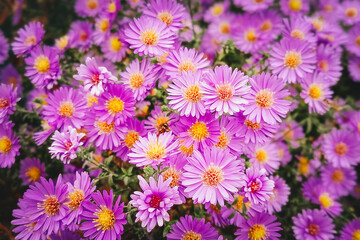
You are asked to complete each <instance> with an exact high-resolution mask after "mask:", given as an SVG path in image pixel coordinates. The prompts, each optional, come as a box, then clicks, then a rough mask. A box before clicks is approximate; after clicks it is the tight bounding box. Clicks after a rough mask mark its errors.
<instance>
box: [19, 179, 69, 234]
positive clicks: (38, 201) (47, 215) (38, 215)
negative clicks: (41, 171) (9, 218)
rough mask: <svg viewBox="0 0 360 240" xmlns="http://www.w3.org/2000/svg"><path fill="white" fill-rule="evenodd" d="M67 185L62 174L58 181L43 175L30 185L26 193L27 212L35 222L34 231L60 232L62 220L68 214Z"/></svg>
mask: <svg viewBox="0 0 360 240" xmlns="http://www.w3.org/2000/svg"><path fill="white" fill-rule="evenodd" d="M67 188H68V187H67V185H65V184H64V183H63V181H62V177H61V174H60V175H59V176H58V178H57V181H56V183H55V184H54V182H53V181H52V180H51V179H49V181H47V180H46V179H45V178H43V177H41V178H40V182H35V183H34V184H32V185H30V189H28V190H27V191H26V192H25V193H24V201H25V203H26V209H25V212H26V214H29V220H30V221H31V222H32V223H33V224H35V227H34V229H33V230H34V231H37V230H39V229H40V230H41V231H42V232H43V233H45V234H46V235H51V234H52V233H58V232H59V229H60V227H61V220H62V219H63V218H64V217H65V216H66V210H67V209H68V208H67V206H66V205H65V202H66V196H67V194H68V191H67Z"/></svg>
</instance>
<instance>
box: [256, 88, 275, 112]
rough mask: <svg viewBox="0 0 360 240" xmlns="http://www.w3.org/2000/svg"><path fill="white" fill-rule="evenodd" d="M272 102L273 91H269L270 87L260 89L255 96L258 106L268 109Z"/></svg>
mask: <svg viewBox="0 0 360 240" xmlns="http://www.w3.org/2000/svg"><path fill="white" fill-rule="evenodd" d="M274 102H275V100H274V92H270V89H261V90H260V91H259V92H258V93H257V94H256V96H255V103H256V106H257V107H260V108H266V109H269V108H271V107H272V105H273V104H274Z"/></svg>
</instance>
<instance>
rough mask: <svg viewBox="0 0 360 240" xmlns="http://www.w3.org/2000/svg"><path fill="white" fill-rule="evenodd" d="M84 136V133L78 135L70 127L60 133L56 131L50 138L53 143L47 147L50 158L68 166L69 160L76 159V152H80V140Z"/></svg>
mask: <svg viewBox="0 0 360 240" xmlns="http://www.w3.org/2000/svg"><path fill="white" fill-rule="evenodd" d="M84 136H85V134H84V133H78V132H77V131H76V129H75V128H73V127H71V126H69V127H68V129H67V130H66V131H63V132H61V133H60V132H59V131H56V132H55V134H54V135H53V136H52V138H51V139H52V140H54V142H52V144H51V146H50V147H49V151H50V153H51V157H56V158H57V159H59V160H61V161H62V162H63V163H65V164H69V163H70V160H72V159H74V158H76V152H78V151H80V146H82V145H83V142H81V138H82V137H84Z"/></svg>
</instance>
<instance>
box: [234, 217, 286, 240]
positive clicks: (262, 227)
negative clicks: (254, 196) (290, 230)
mask: <svg viewBox="0 0 360 240" xmlns="http://www.w3.org/2000/svg"><path fill="white" fill-rule="evenodd" d="M276 220H277V218H276V217H275V216H272V215H268V214H267V213H258V214H255V215H254V216H252V217H250V219H246V220H245V221H243V223H242V224H241V225H240V229H239V230H237V231H236V232H235V235H238V237H236V238H235V240H248V239H249V240H261V239H274V240H278V239H279V238H280V237H281V235H280V233H278V232H279V231H281V230H282V228H281V227H280V223H279V222H276Z"/></svg>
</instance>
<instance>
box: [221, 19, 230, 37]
mask: <svg viewBox="0 0 360 240" xmlns="http://www.w3.org/2000/svg"><path fill="white" fill-rule="evenodd" d="M219 28H220V33H222V34H229V33H230V24H229V23H228V22H223V23H221V24H220V26H219Z"/></svg>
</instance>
